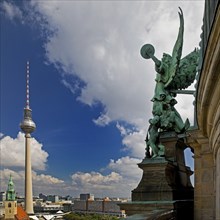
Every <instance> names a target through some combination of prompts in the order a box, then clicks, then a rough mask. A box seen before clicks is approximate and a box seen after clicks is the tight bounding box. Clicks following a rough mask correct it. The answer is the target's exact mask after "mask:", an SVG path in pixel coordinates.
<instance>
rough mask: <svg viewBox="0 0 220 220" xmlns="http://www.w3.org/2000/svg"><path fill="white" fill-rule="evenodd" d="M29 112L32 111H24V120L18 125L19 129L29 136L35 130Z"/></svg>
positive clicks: (27, 109)
mask: <svg viewBox="0 0 220 220" xmlns="http://www.w3.org/2000/svg"><path fill="white" fill-rule="evenodd" d="M31 112H32V111H31V109H29V108H25V109H24V119H23V121H22V122H21V124H20V128H21V130H22V131H23V132H24V133H25V134H30V133H32V132H33V131H34V130H35V129H36V125H35V123H34V122H33V120H32V116H31Z"/></svg>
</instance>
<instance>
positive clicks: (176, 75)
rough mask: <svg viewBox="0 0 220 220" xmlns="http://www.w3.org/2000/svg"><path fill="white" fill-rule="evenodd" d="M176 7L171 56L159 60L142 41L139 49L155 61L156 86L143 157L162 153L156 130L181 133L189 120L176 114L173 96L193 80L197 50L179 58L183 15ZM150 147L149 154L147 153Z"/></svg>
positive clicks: (144, 55) (181, 43)
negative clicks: (176, 23) (176, 22)
mask: <svg viewBox="0 0 220 220" xmlns="http://www.w3.org/2000/svg"><path fill="white" fill-rule="evenodd" d="M179 9H180V12H179V19H180V27H179V33H178V36H177V40H176V43H175V45H174V48H173V51H172V55H169V54H166V53H164V54H163V57H162V59H161V60H158V59H157V58H156V57H155V56H154V52H155V50H154V47H153V46H152V45H151V44H145V45H144V46H143V47H142V48H141V55H142V57H143V58H145V59H152V60H153V61H154V63H155V70H156V72H157V74H156V79H155V81H156V86H155V90H154V96H153V98H152V100H151V101H152V102H153V110H152V114H153V118H151V119H150V120H149V123H150V126H149V129H148V134H147V138H146V144H147V148H146V156H147V157H153V158H154V157H157V156H164V146H163V145H161V144H160V143H159V132H161V131H175V132H176V133H183V132H185V131H186V130H187V129H188V128H189V127H190V123H189V120H188V119H186V121H185V122H183V120H182V118H181V116H180V114H179V113H178V112H177V110H176V109H175V107H174V106H175V104H176V103H177V101H176V99H175V97H176V95H177V93H178V91H179V90H182V89H186V88H187V87H188V86H190V85H191V84H192V83H193V81H194V80H195V76H196V68H197V64H198V50H197V49H195V50H194V51H192V52H191V53H190V54H188V55H187V56H185V57H184V58H182V59H181V56H182V48H183V32H184V18H183V12H182V10H181V8H179ZM149 147H151V149H152V155H150V153H149Z"/></svg>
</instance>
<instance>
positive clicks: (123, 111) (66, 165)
mask: <svg viewBox="0 0 220 220" xmlns="http://www.w3.org/2000/svg"><path fill="white" fill-rule="evenodd" d="M178 6H180V7H181V8H182V10H183V13H184V19H185V34H184V48H183V53H184V54H187V53H189V52H191V51H192V50H193V49H194V48H195V47H198V45H199V41H200V33H201V25H202V16H203V8H204V1H190V3H189V2H187V1H186V2H184V1H178V2H172V1H157V2H151V1H146V2H142V1H135V2H126V1H125V2H116V1H109V2H105V3H104V2H100V1H97V2H96V1H94V2H87V1H83V2H76V1H63V2H62V3H60V2H59V1H52V2H50V1H46V2H45V1H39V2H38V1H29V2H27V1H19V2H13V1H2V2H1V5H0V7H1V131H0V132H1V164H0V165H1V181H2V183H3V184H1V189H0V190H1V191H4V189H5V184H7V181H8V176H9V175H10V173H11V174H12V176H13V180H14V182H15V185H16V191H17V192H18V193H19V194H22V193H23V192H22V190H23V185H22V184H24V135H23V134H22V133H21V132H20V129H19V123H20V121H21V119H22V114H23V107H24V105H25V80H26V79H25V73H26V62H27V61H29V62H30V107H31V109H32V111H33V112H32V116H33V120H34V121H35V122H36V124H37V129H36V131H35V132H34V133H33V135H32V137H33V142H32V144H33V147H32V169H33V194H34V195H38V194H39V193H40V192H42V193H44V194H58V195H60V194H62V195H71V196H77V195H79V194H80V193H83V192H89V193H92V194H95V195H97V197H105V196H111V197H115V196H116V195H118V196H117V197H128V196H129V195H130V191H131V190H132V189H134V188H135V187H136V186H137V184H138V182H139V180H140V178H141V174H142V173H141V170H140V169H139V168H138V167H137V165H136V164H137V163H139V162H140V161H141V160H142V159H143V158H144V153H145V152H144V148H145V143H144V139H145V136H146V131H147V127H148V120H149V119H150V117H151V109H152V103H151V102H150V100H151V98H152V95H153V90H154V86H155V82H154V79H155V75H156V73H155V71H154V66H153V63H152V61H150V60H144V59H143V58H142V57H141V56H140V48H141V47H142V46H143V45H144V44H145V43H152V44H153V45H154V46H155V49H156V54H155V55H156V56H157V57H158V58H161V57H162V53H163V52H166V53H171V50H172V48H173V44H174V42H175V39H176V36H177V32H178V26H179V20H178ZM194 7H196V9H197V10H194V9H195V8H194ZM184 54H183V55H184ZM179 97H180V98H178V101H179V104H178V107H177V109H178V111H179V112H181V114H182V115H183V118H186V117H188V118H189V119H190V121H191V122H192V121H193V105H192V102H193V97H189V96H187V97H186V96H183V98H182V96H179ZM190 165H192V164H190ZM125 186H126V187H125Z"/></svg>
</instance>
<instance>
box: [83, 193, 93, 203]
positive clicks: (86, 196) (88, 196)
mask: <svg viewBox="0 0 220 220" xmlns="http://www.w3.org/2000/svg"><path fill="white" fill-rule="evenodd" d="M80 200H83V201H86V200H94V195H93V194H90V193H85V194H80Z"/></svg>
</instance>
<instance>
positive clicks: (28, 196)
mask: <svg viewBox="0 0 220 220" xmlns="http://www.w3.org/2000/svg"><path fill="white" fill-rule="evenodd" d="M31 112H32V111H31V109H30V103H29V62H27V82H26V107H25V108H24V119H23V121H22V122H21V124H20V127H21V129H22V131H23V132H24V133H25V211H26V212H27V213H28V214H33V213H34V209H33V192H32V171H31V144H30V142H31V133H32V132H33V131H34V130H35V129H36V125H35V123H34V122H33V121H32V114H31Z"/></svg>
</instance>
